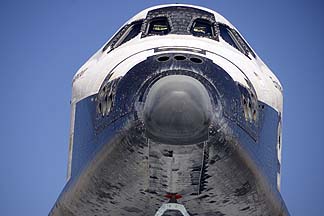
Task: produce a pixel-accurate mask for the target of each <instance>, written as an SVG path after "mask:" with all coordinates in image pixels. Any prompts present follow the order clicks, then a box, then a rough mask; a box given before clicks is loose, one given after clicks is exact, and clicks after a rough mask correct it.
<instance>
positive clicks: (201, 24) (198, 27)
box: [190, 19, 214, 37]
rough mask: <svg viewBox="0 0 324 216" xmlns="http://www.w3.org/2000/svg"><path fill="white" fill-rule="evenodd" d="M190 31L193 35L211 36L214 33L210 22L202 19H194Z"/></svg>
mask: <svg viewBox="0 0 324 216" xmlns="http://www.w3.org/2000/svg"><path fill="white" fill-rule="evenodd" d="M190 31H191V33H192V34H193V35H194V36H198V37H211V36H213V35H214V33H213V32H214V31H213V27H212V25H211V23H210V22H209V21H208V20H203V19H198V20H195V21H194V23H193V25H192V27H191V30H190Z"/></svg>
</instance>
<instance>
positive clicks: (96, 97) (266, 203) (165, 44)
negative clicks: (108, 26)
mask: <svg viewBox="0 0 324 216" xmlns="http://www.w3.org/2000/svg"><path fill="white" fill-rule="evenodd" d="M71 110H72V112H71V131H70V150H69V164H68V181H67V184H66V186H65V188H64V190H63V191H62V193H61V195H60V197H59V198H58V200H57V202H56V204H55V205H54V207H53V208H52V210H51V212H50V215H53V216H54V215H55V216H56V215H60V216H61V215H68V216H70V215H71V216H72V215H78V216H80V215H105V216H107V215H111V216H119V215H132V216H136V215H139V216H142V215H149V216H153V215H199V216H213V215H214V216H216V215H217V216H221V215H249V216H251V215H255V216H260V215H271V216H274V215H278V216H279V215H289V213H288V211H287V208H286V206H285V204H284V201H283V200H282V198H281V195H280V192H279V191H280V173H281V172H280V167H281V148H282V146H281V122H282V87H281V85H280V82H279V80H278V79H277V78H276V76H275V75H274V74H273V73H272V72H271V71H270V70H269V68H268V67H267V66H266V65H265V64H264V63H263V62H262V60H261V59H260V58H259V57H258V56H257V55H256V54H255V52H254V51H253V50H252V48H251V47H250V46H249V45H248V43H247V42H246V41H245V39H244V38H243V37H242V36H241V35H240V33H239V32H238V31H237V29H236V28H235V27H234V26H233V25H232V24H231V23H229V22H228V21H227V20H226V19H225V18H224V17H222V16H221V15H219V14H218V13H216V12H214V11H212V10H209V9H206V8H202V7H197V6H191V5H178V4H177V5H162V6H156V7H153V8H149V9H147V10H144V11H142V12H140V13H139V14H137V15H136V16H134V17H133V18H132V19H130V20H129V21H128V22H127V23H126V24H125V25H124V26H123V27H121V29H120V30H119V31H118V32H117V33H116V34H115V35H114V36H113V37H112V38H111V39H110V40H109V41H108V42H107V44H105V45H104V46H103V47H102V48H101V49H100V50H99V51H98V52H97V53H95V54H94V55H93V56H92V57H91V58H90V59H89V60H88V61H87V62H86V63H85V64H84V65H83V66H82V67H81V68H80V69H79V71H78V72H77V73H76V75H75V77H74V79H73V92H72V102H71Z"/></svg>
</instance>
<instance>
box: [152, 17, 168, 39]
mask: <svg viewBox="0 0 324 216" xmlns="http://www.w3.org/2000/svg"><path fill="white" fill-rule="evenodd" d="M170 30H171V29H170V25H169V22H168V20H167V18H164V17H162V18H157V19H153V20H152V21H151V22H150V23H149V29H148V35H166V34H168V33H169V32H170Z"/></svg>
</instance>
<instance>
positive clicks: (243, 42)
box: [233, 29, 256, 58]
mask: <svg viewBox="0 0 324 216" xmlns="http://www.w3.org/2000/svg"><path fill="white" fill-rule="evenodd" d="M233 32H234V35H235V37H236V38H237V39H238V40H239V41H240V42H241V43H242V46H243V48H244V50H245V52H246V55H249V53H250V54H251V55H252V56H253V57H254V58H255V57H256V55H255V53H254V52H253V51H252V49H251V48H250V46H249V45H248V44H247V43H246V42H245V40H244V39H243V38H242V36H241V35H240V34H239V33H238V32H237V31H236V30H234V29H233Z"/></svg>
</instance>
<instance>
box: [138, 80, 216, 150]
mask: <svg viewBox="0 0 324 216" xmlns="http://www.w3.org/2000/svg"><path fill="white" fill-rule="evenodd" d="M211 106H212V105H211V101H210V97H209V95H208V92H207V90H206V88H205V87H204V86H203V85H202V84H201V83H200V82H199V81H198V80H196V79H194V78H192V77H190V76H186V75H169V76H166V77H163V78H161V79H159V80H158V81H157V82H155V83H154V84H153V85H152V86H151V88H150V89H149V92H148V95H147V97H146V100H145V105H144V124H145V126H146V130H147V135H148V137H149V138H152V139H155V140H157V141H160V142H166V143H169V144H191V143H197V142H200V141H203V140H205V139H207V138H206V137H207V133H208V126H209V124H210V120H211V108H212V107H211Z"/></svg>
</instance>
